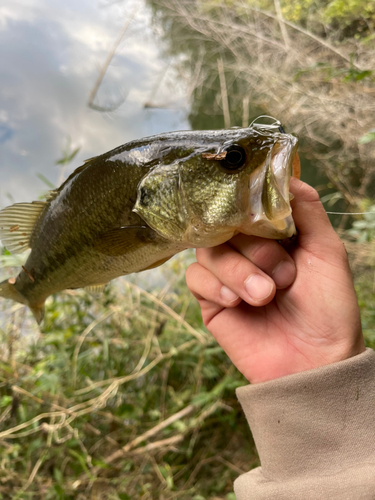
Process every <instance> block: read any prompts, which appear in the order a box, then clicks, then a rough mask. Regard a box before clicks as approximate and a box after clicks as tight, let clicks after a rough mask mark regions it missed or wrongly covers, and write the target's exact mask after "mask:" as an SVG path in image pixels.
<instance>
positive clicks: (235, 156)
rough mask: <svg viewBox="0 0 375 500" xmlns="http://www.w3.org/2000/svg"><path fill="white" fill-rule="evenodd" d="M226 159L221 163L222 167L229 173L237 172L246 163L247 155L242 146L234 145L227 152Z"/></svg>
mask: <svg viewBox="0 0 375 500" xmlns="http://www.w3.org/2000/svg"><path fill="white" fill-rule="evenodd" d="M226 153H227V154H226V157H225V158H224V159H223V160H221V161H220V164H221V166H222V167H223V168H224V169H225V170H227V171H229V172H237V171H238V170H240V169H241V168H242V167H243V166H244V165H245V162H246V153H245V150H244V149H243V148H241V146H238V145H236V144H235V145H233V146H230V147H229V148H228V149H227V150H226Z"/></svg>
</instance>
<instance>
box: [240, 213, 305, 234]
mask: <svg viewBox="0 0 375 500" xmlns="http://www.w3.org/2000/svg"><path fill="white" fill-rule="evenodd" d="M240 232H242V233H244V234H247V235H251V236H259V237H261V238H270V239H274V240H283V239H285V238H290V237H292V236H293V235H295V234H297V230H296V226H295V225H294V221H293V218H292V216H291V215H289V216H288V217H286V218H284V219H280V220H276V221H275V220H274V221H271V220H269V219H267V218H262V219H259V220H257V221H255V222H252V223H251V224H249V225H248V226H247V227H244V228H243V229H242V230H240Z"/></svg>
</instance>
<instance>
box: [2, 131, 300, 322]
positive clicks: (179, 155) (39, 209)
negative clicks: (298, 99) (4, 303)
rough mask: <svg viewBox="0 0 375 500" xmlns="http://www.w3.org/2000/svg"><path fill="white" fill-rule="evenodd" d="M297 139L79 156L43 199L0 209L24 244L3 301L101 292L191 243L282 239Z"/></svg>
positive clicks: (143, 145) (288, 227)
mask: <svg viewBox="0 0 375 500" xmlns="http://www.w3.org/2000/svg"><path fill="white" fill-rule="evenodd" d="M297 143H298V141H297V139H296V138H295V137H294V136H292V135H288V134H284V133H280V132H279V131H276V132H275V131H270V129H269V128H268V129H266V128H265V129H262V128H261V127H259V126H258V127H247V128H235V129H229V130H219V131H200V132H196V131H195V132H190V131H184V132H173V133H169V134H168V133H167V134H160V135H157V136H153V137H148V138H144V139H141V140H139V141H133V142H130V143H128V144H125V145H123V146H120V147H118V148H116V149H114V150H112V151H109V152H108V153H105V154H103V155H100V156H97V157H95V158H92V159H90V160H88V161H86V162H85V164H84V165H82V166H81V167H79V168H78V169H77V170H75V172H73V173H72V174H71V175H70V176H69V177H68V179H67V180H66V181H65V182H64V183H63V184H62V185H61V186H60V187H59V188H58V189H56V190H54V191H53V192H51V193H49V194H48V195H47V200H46V201H45V202H35V203H29V204H28V203H21V204H15V205H12V206H11V207H7V208H5V209H4V210H2V211H0V239H1V240H2V241H3V243H4V245H5V246H6V247H8V248H9V250H10V251H12V252H15V253H17V252H20V251H23V250H25V249H26V248H31V253H30V254H29V257H28V258H27V260H26V262H25V264H24V266H23V269H22V270H21V271H20V273H19V274H18V275H17V277H16V278H13V279H11V280H6V281H4V282H2V283H0V297H4V298H8V299H13V300H16V301H18V302H20V303H22V304H25V305H27V306H28V307H30V309H31V311H32V312H33V314H34V316H35V318H36V319H37V321H38V322H40V321H41V320H42V318H43V314H44V302H45V300H46V298H47V297H48V296H49V295H51V294H53V293H56V292H59V291H61V290H65V289H76V288H87V287H88V288H92V287H94V288H95V289H98V288H102V286H103V285H105V284H106V283H108V282H109V281H111V280H112V279H114V278H116V277H118V276H122V275H126V274H129V273H133V272H140V271H142V270H145V269H150V268H152V267H156V266H158V265H160V264H162V263H163V262H165V261H166V260H168V259H169V258H170V257H172V256H173V255H174V254H176V253H178V252H180V251H182V250H184V249H186V248H192V247H210V246H215V245H218V244H221V243H224V242H225V241H228V240H229V239H230V238H231V237H232V236H233V235H234V234H237V233H238V232H243V233H245V234H255V235H257V236H263V237H266V238H277V239H282V238H287V237H290V236H291V235H292V234H293V233H294V231H295V227H294V223H293V219H292V216H291V209H290V204H289V178H290V173H291V167H292V163H293V158H294V156H295V153H296V150H297Z"/></svg>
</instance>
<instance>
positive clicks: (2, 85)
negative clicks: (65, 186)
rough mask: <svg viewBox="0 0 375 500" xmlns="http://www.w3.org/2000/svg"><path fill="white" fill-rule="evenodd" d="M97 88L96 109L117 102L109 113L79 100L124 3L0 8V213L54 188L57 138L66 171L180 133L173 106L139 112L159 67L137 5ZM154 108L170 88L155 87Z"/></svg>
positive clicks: (24, 1)
mask: <svg viewBox="0 0 375 500" xmlns="http://www.w3.org/2000/svg"><path fill="white" fill-rule="evenodd" d="M137 3H139V4H140V5H141V7H140V10H139V11H138V12H137V15H136V18H135V20H134V21H133V22H132V23H131V25H130V27H129V30H128V31H127V32H126V34H125V36H124V38H123V40H122V42H121V44H120V46H119V49H118V51H117V53H116V56H115V57H114V59H113V60H112V63H111V65H110V67H109V69H108V72H107V74H106V75H105V79H104V81H103V85H102V86H101V88H100V89H99V92H98V95H97V100H98V104H103V103H108V102H116V101H118V100H119V99H124V97H126V101H125V103H124V104H123V105H122V106H121V108H119V109H118V110H116V111H115V112H113V113H98V112H96V111H93V110H91V109H89V108H88V107H87V100H88V96H89V93H90V91H91V89H92V87H93V85H94V83H95V81H96V78H97V76H98V72H99V68H100V67H101V65H102V64H103V62H104V60H105V58H106V57H107V54H108V51H109V50H110V48H111V47H112V45H113V43H114V40H115V39H116V37H117V35H118V33H119V32H120V30H121V28H122V26H123V24H124V22H125V20H126V19H127V16H128V15H129V13H130V11H131V9H132V8H133V4H134V2H132V1H130V0H129V1H126V0H124V1H123V2H119V3H115V4H112V5H109V6H105V5H103V3H101V4H99V3H97V4H95V3H93V2H90V1H89V0H81V1H80V2H76V0H74V1H72V0H57V1H55V2H53V3H51V2H48V0H12V2H11V3H10V4H9V5H7V6H6V7H5V6H2V7H0V46H1V51H0V206H5V205H7V204H9V199H8V197H7V196H6V193H10V194H11V195H12V197H13V198H14V200H15V201H31V200H32V199H35V198H37V197H38V196H39V195H40V194H41V193H42V192H43V191H45V190H46V187H45V186H44V185H43V183H42V182H41V181H40V180H39V179H38V178H37V177H36V173H37V172H41V173H42V174H43V175H45V176H46V177H47V178H48V179H49V180H50V181H51V182H53V183H54V184H56V183H57V182H58V179H59V176H60V171H59V168H58V167H57V166H56V165H55V161H56V160H57V159H58V158H60V156H61V150H62V148H63V147H64V145H65V144H66V138H67V137H68V136H70V137H71V138H72V145H73V146H74V147H77V146H81V150H80V152H79V154H78V155H77V156H76V158H75V160H74V164H72V165H70V166H69V171H67V172H66V174H69V173H70V172H71V171H72V170H73V169H74V168H76V167H77V166H79V165H80V164H81V163H82V161H83V160H84V159H86V158H90V157H92V156H95V155H97V154H100V153H104V152H105V151H108V150H110V149H112V148H114V147H116V146H118V145H120V144H123V143H125V142H127V141H129V140H132V139H135V138H137V137H144V136H148V135H152V134H156V133H159V132H163V131H168V130H176V129H186V128H189V125H188V122H187V118H186V115H185V113H184V111H183V105H184V102H183V88H181V86H180V85H179V84H178V82H177V81H173V82H172V85H173V92H172V93H173V94H175V95H174V96H173V97H174V99H175V100H178V99H179V102H180V103H181V104H182V109H181V108H180V109H153V110H150V109H145V108H144V104H145V102H147V101H148V100H149V99H150V95H151V94H152V93H153V89H155V88H156V86H157V82H158V81H159V80H160V75H161V74H162V72H163V71H164V70H165V67H166V65H167V62H165V61H163V60H162V59H161V58H160V54H159V51H158V48H157V43H156V41H155V38H154V35H153V32H152V29H151V27H150V15H149V13H148V11H147V10H146V8H145V7H144V6H143V3H142V2H137ZM157 90H158V95H157V100H158V102H163V100H164V101H166V100H167V99H169V100H170V94H171V89H170V88H167V87H166V86H165V88H164V89H163V85H161V86H160V87H159V88H158V89H157Z"/></svg>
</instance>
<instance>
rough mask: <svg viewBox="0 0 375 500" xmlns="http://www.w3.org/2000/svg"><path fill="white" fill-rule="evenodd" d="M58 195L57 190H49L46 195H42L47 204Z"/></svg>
mask: <svg viewBox="0 0 375 500" xmlns="http://www.w3.org/2000/svg"><path fill="white" fill-rule="evenodd" d="M58 194H59V191H58V190H57V189H51V191H47V193H46V194H45V195H44V197H45V199H46V201H47V202H49V201H52V200H54V199H55V198H56V196H57V195H58Z"/></svg>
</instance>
